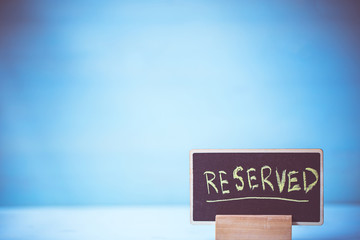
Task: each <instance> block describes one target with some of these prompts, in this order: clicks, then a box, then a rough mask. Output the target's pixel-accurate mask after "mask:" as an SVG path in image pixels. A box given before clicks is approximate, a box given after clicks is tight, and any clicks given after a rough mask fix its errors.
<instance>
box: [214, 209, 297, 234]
mask: <svg viewBox="0 0 360 240" xmlns="http://www.w3.org/2000/svg"><path fill="white" fill-rule="evenodd" d="M215 221H216V227H215V239H216V240H246V239H249V240H250V239H251V240H257V239H259V240H264V239H266V240H272V239H274V240H285V239H286V240H291V227H292V217H291V215H216V220H215Z"/></svg>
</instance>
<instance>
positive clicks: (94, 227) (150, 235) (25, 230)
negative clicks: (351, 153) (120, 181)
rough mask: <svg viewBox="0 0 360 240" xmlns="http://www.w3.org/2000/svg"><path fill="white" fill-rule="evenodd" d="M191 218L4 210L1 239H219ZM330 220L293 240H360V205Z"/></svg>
mask: <svg viewBox="0 0 360 240" xmlns="http://www.w3.org/2000/svg"><path fill="white" fill-rule="evenodd" d="M189 215H190V214H189V206H164V207H163V206H149V207H137V206H132V207H124V206H123V207H38V208H0V239H1V240H5V239H6V240H42V239H43V240H57V239H62V240H75V239H76V240H78V239H79V240H80V239H81V240H92V239H96V240H113V239H126V240H127V239H141V240H143V239H158V240H166V239H186V240H191V239H197V240H202V239H203V240H208V239H215V226H214V225H191V224H190V221H189V218H190V217H189ZM324 220H325V221H324V225H323V226H293V235H292V239H333V240H335V239H336V240H340V239H348V240H349V239H360V205H325V219H324Z"/></svg>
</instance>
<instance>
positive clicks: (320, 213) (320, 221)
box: [190, 149, 324, 225]
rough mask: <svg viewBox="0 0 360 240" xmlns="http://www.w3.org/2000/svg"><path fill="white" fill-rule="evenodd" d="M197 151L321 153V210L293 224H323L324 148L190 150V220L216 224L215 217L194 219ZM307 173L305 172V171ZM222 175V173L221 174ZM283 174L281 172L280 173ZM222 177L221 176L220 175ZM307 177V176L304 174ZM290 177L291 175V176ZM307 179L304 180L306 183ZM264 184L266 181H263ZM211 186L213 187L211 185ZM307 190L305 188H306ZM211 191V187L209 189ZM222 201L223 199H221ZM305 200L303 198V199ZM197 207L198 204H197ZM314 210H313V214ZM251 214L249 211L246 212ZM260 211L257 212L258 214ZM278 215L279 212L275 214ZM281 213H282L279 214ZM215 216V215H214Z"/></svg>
mask: <svg viewBox="0 0 360 240" xmlns="http://www.w3.org/2000/svg"><path fill="white" fill-rule="evenodd" d="M196 153H200V154H209V153H210V154H217V153H218V154H222V153H230V154H233V153H235V154H236V153H242V154H243V153H244V154H248V153H249V154H254V153H255V154H269V153H270V154H283V153H284V154H294V153H295V154H296V153H305V154H314V153H317V154H320V166H319V169H320V172H319V180H318V181H319V184H318V187H319V188H320V189H319V195H320V196H317V199H318V200H319V202H318V200H317V201H316V202H317V203H316V205H317V206H319V211H318V212H317V211H316V212H315V213H314V214H315V215H316V216H317V218H316V220H311V221H296V218H295V219H294V218H293V223H292V224H293V225H322V224H323V222H324V190H323V189H324V188H323V186H324V170H323V150H322V149H194V150H191V151H190V222H191V224H215V219H211V220H201V219H200V220H199V219H194V162H193V156H194V154H196ZM304 174H305V173H304ZM220 175H221V174H220ZM280 175H281V174H280ZM220 177H221V176H220ZM304 178H305V176H304ZM289 179H290V177H289ZM305 181H306V180H304V183H305ZM263 185H264V183H263ZM210 188H211V187H210ZM304 190H305V189H304ZM208 191H209V189H208ZM219 201H221V200H219ZM301 201H303V200H301ZM195 207H196V206H195ZM313 212H314V211H312V214H313ZM246 214H247V215H249V213H246ZM257 214H260V213H255V214H254V215H257ZM274 215H277V214H274ZM279 215H281V213H280V214H279ZM214 218H215V217H214Z"/></svg>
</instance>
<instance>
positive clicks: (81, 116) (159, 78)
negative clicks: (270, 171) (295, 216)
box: [0, 0, 360, 206]
mask: <svg viewBox="0 0 360 240" xmlns="http://www.w3.org/2000/svg"><path fill="white" fill-rule="evenodd" d="M359 10H360V8H359V4H358V3H356V1H154V0H150V1H111V0H104V1H12V0H3V1H1V2H0V205H1V206H23V205H94V204H95V205H97V204H101V205H113V204H142V205H147V204H187V203H188V202H189V150H190V149H194V148H323V149H324V152H325V158H324V164H325V202H326V203H329V202H333V203H334V202H337V203H340V202H342V203H359V202H360V190H359V189H360V181H359V180H360V179H359V174H358V170H359V167H360V163H359V158H360V131H359V130H360V129H359V122H360V109H359V105H358V104H359V101H360V96H359V90H360V81H359V79H360V68H359V63H360V61H359V60H360V16H359V14H358V13H359Z"/></svg>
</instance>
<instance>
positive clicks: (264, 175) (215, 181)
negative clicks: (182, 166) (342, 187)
mask: <svg viewBox="0 0 360 240" xmlns="http://www.w3.org/2000/svg"><path fill="white" fill-rule="evenodd" d="M190 195H191V196H190V197H191V199H190V202H191V223H194V224H197V223H200V224H201V223H214V221H215V217H216V215H292V224H293V225H322V224H323V221H324V220H323V219H324V210H323V209H324V208H323V206H324V204H323V199H324V197H323V151H322V150H321V149H250V150H247V149H234V150H216V149H211V150H192V151H190Z"/></svg>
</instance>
